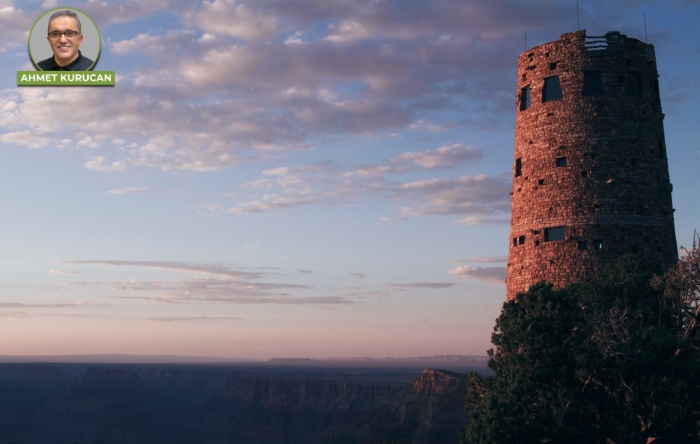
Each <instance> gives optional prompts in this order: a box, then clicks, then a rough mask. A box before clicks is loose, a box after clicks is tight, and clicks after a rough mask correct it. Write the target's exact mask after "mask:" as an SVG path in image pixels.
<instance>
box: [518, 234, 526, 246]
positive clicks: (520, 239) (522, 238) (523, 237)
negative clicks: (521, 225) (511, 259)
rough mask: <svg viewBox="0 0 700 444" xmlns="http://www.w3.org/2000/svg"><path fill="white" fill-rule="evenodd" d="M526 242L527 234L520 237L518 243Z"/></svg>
mask: <svg viewBox="0 0 700 444" xmlns="http://www.w3.org/2000/svg"><path fill="white" fill-rule="evenodd" d="M524 243H525V236H520V237H518V245H523V244H524Z"/></svg>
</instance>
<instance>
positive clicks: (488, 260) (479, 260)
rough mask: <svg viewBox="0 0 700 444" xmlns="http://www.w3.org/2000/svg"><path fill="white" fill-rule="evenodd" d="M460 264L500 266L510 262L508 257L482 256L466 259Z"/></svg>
mask: <svg viewBox="0 0 700 444" xmlns="http://www.w3.org/2000/svg"><path fill="white" fill-rule="evenodd" d="M458 262H472V263H475V264H499V263H506V262H508V256H481V257H474V258H470V259H465V260H462V261H458Z"/></svg>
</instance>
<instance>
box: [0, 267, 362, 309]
mask: <svg viewBox="0 0 700 444" xmlns="http://www.w3.org/2000/svg"><path fill="white" fill-rule="evenodd" d="M66 263H71V264H85V265H106V266H117V267H135V268H156V269H162V270H168V271H173V272H184V273H196V274H199V275H203V276H204V277H201V278H196V279H174V280H169V281H166V280H152V281H138V280H128V281H108V282H102V283H100V285H104V286H106V287H107V288H109V289H110V290H113V291H116V292H120V293H128V295H113V296H110V297H112V298H114V299H132V300H144V301H151V302H160V303H228V304H294V305H298V304H332V305H335V304H351V303H353V302H354V301H352V300H350V299H347V298H345V297H341V296H316V295H308V294H313V293H314V292H315V289H314V288H313V287H312V286H310V285H305V284H297V283H286V282H269V281H268V282H264V281H261V279H263V278H268V279H269V278H271V277H276V278H279V279H283V278H284V275H283V274H282V273H280V271H279V270H278V269H277V268H274V267H268V268H266V269H264V271H262V270H260V271H247V270H238V269H234V268H231V267H228V266H225V265H220V264H192V263H186V262H166V261H121V260H74V261H66ZM294 273H295V274H302V275H308V274H310V273H312V271H310V270H305V269H295V270H294ZM78 283H79V282H76V284H78ZM90 283H91V284H95V283H94V282H90ZM154 293H155V294H156V295H155V296H154V295H153V294H154ZM0 307H1V305H0Z"/></svg>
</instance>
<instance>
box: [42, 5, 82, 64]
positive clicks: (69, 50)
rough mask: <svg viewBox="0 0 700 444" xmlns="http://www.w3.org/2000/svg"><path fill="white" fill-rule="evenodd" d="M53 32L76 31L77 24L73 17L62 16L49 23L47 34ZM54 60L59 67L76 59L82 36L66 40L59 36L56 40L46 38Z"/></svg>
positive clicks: (63, 36) (64, 37) (62, 35)
mask: <svg viewBox="0 0 700 444" xmlns="http://www.w3.org/2000/svg"><path fill="white" fill-rule="evenodd" d="M54 31H58V32H64V31H76V32H77V31H78V22H77V21H76V20H75V19H74V18H73V17H68V16H65V15H62V16H60V17H56V18H55V19H53V20H52V21H51V23H49V34H51V33H52V32H54ZM48 39H49V45H51V49H52V50H53V55H54V58H55V59H56V63H57V64H58V65H59V66H66V65H68V64H70V63H71V62H72V61H73V60H75V59H77V58H78V48H80V43H81V42H82V41H83V36H82V35H76V36H75V37H72V38H68V37H66V36H65V35H64V34H61V35H60V36H59V37H58V38H52V37H51V36H49V37H48Z"/></svg>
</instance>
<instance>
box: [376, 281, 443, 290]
mask: <svg viewBox="0 0 700 444" xmlns="http://www.w3.org/2000/svg"><path fill="white" fill-rule="evenodd" d="M389 285H390V286H392V287H398V288H432V289H441V288H450V287H454V286H455V285H457V284H455V283H453V282H406V283H400V284H389Z"/></svg>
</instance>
